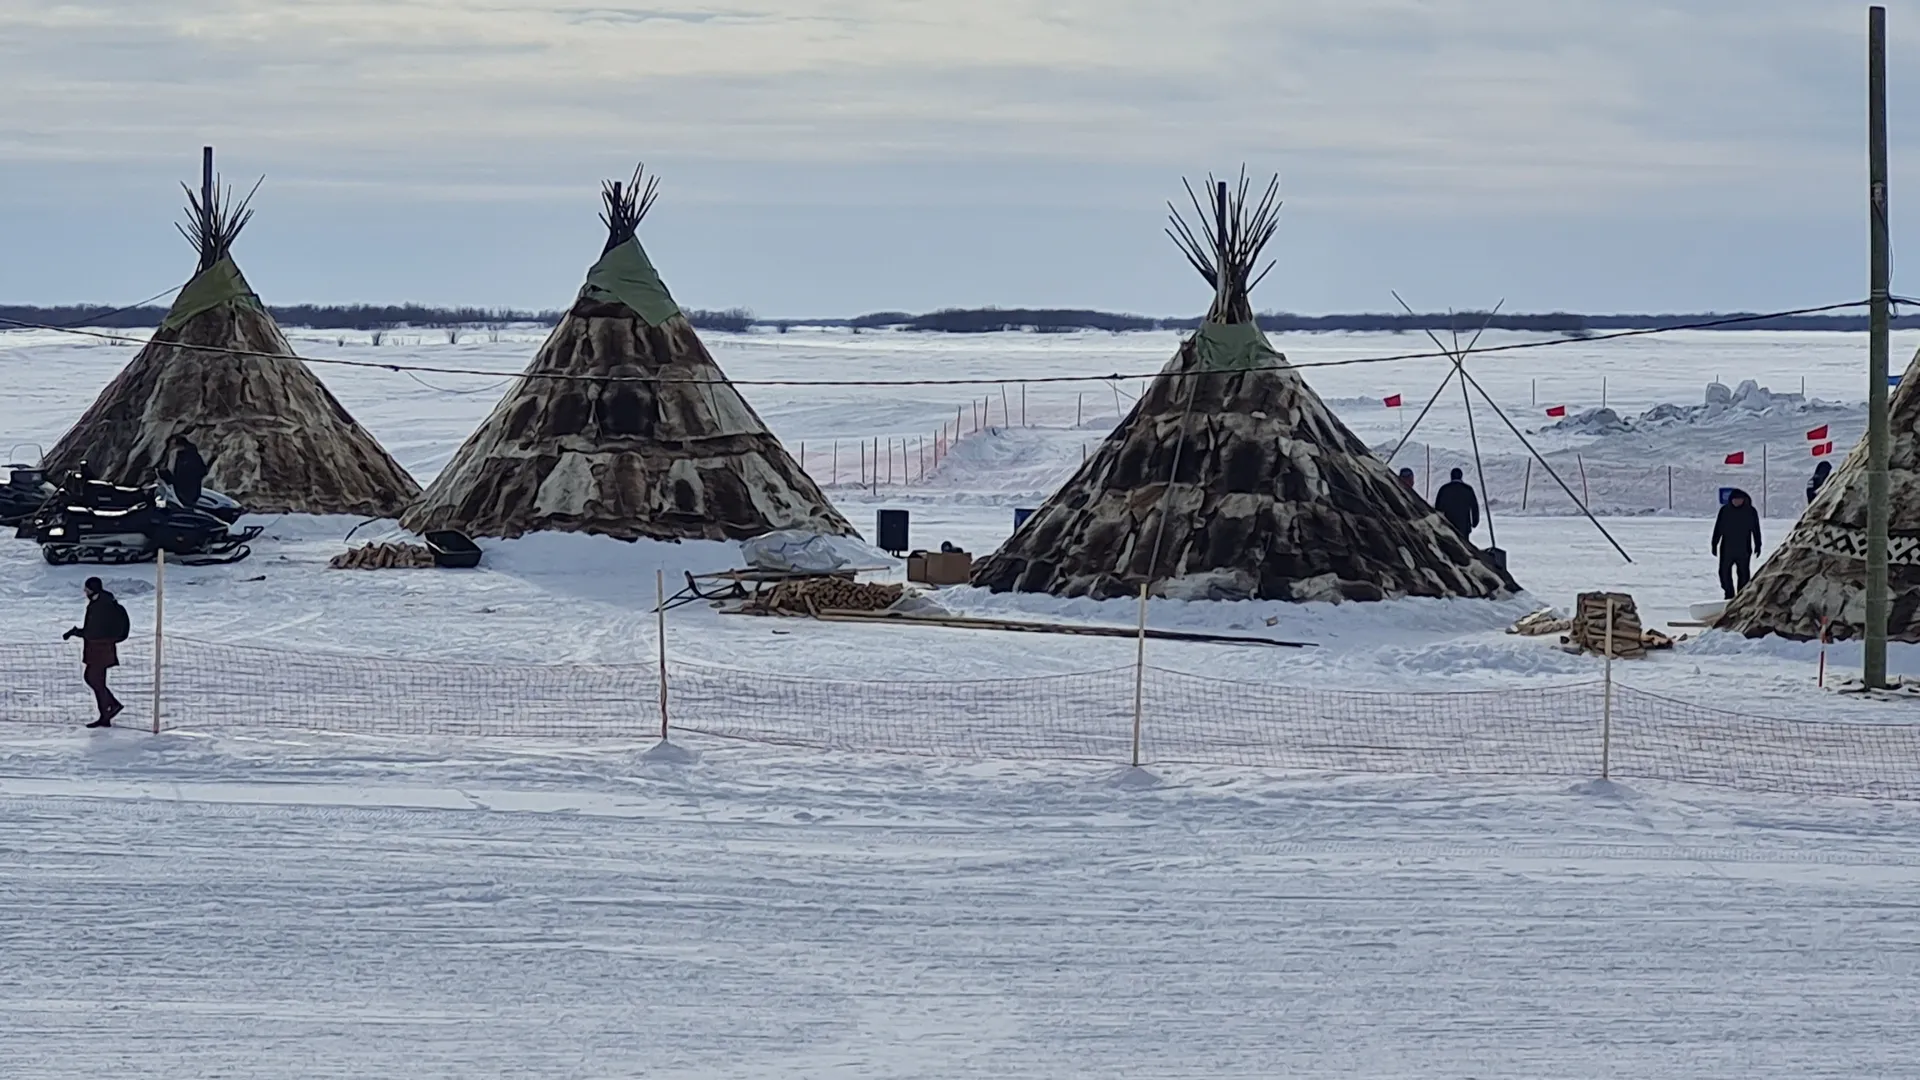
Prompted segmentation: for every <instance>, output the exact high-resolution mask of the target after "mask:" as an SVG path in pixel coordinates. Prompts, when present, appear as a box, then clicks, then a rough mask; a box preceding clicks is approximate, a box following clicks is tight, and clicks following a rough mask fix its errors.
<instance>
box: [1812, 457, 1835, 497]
mask: <svg viewBox="0 0 1920 1080" xmlns="http://www.w3.org/2000/svg"><path fill="white" fill-rule="evenodd" d="M1831 472H1833V462H1831V461H1823V462H1821V463H1820V464H1818V465H1815V466H1814V467H1813V479H1811V480H1809V481H1807V505H1808V506H1812V505H1813V497H1814V496H1815V495H1818V494H1820V485H1821V484H1824V483H1826V482H1827V474H1829V473H1831Z"/></svg>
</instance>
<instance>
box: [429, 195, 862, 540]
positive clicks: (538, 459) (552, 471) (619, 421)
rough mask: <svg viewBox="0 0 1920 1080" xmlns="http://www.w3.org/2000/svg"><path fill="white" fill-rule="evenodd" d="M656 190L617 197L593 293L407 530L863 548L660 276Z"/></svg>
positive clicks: (610, 207) (587, 291)
mask: <svg viewBox="0 0 1920 1080" xmlns="http://www.w3.org/2000/svg"><path fill="white" fill-rule="evenodd" d="M642 176H643V173H642V172H641V171H639V170H636V171H635V172H634V177H633V181H632V183H631V184H628V185H626V186H622V185H621V184H620V183H619V182H617V181H616V182H609V183H608V184H606V185H605V188H604V191H603V196H604V199H605V202H606V213H605V214H604V215H603V217H602V220H603V221H605V223H606V225H607V233H608V235H607V243H606V247H605V248H604V249H603V251H602V253H601V256H600V260H599V261H598V262H596V263H594V264H593V268H592V269H590V270H588V271H587V281H586V285H585V287H583V288H582V289H581V290H580V294H579V297H578V298H577V299H576V300H575V301H574V304H573V307H572V308H571V309H570V310H568V312H567V314H566V316H565V317H564V318H562V319H561V320H560V325H559V326H557V327H555V328H554V330H553V333H551V334H549V335H548V336H547V340H546V342H545V344H543V345H541V346H540V351H539V353H537V354H536V355H535V356H534V358H533V362H532V363H531V364H529V365H527V368H526V370H525V371H524V372H522V373H521V376H520V378H519V380H518V381H517V382H516V383H515V385H514V387H513V389H511V390H509V391H508V392H507V395H506V396H505V397H504V398H502V399H501V401H500V403H499V404H498V405H496V406H494V410H493V413H492V415H490V416H488V417H487V419H486V422H485V423H483V424H481V425H480V428H479V429H478V430H477V431H475V432H474V433H473V434H472V435H471V436H469V437H468V438H467V441H466V442H465V443H464V444H462V445H461V447H460V449H459V450H458V451H457V452H455V454H454V455H453V460H452V461H450V462H448V464H447V467H446V469H445V470H444V471H442V472H441V473H440V475H439V477H437V478H436V479H435V480H434V481H433V483H432V484H430V485H428V487H427V491H426V494H425V495H424V496H422V497H421V499H420V501H419V502H418V503H416V504H415V505H414V506H413V507H412V508H410V509H409V510H408V511H407V512H406V513H405V514H404V515H402V517H401V519H400V522H401V524H402V525H404V526H405V527H407V528H409V529H413V530H415V531H418V532H425V531H427V530H429V529H448V528H451V529H458V530H460V531H462V532H465V533H467V534H469V535H472V536H492V537H502V538H508V537H515V536H521V535H524V534H526V533H530V532H538V531H542V530H548V531H560V532H583V533H594V534H599V535H603V536H612V537H616V538H619V539H623V540H637V539H640V538H643V537H650V538H654V539H662V540H678V539H708V540H739V539H745V538H747V537H753V536H760V535H763V534H765V533H769V532H773V531H775V530H780V529H797V530H802V531H806V532H812V533H823V534H829V535H848V534H851V533H852V532H853V527H852V526H851V525H849V524H847V521H846V519H845V518H843V517H841V516H840V514H839V512H838V511H836V510H834V508H833V506H832V504H831V503H829V502H828V501H827V497H826V495H824V494H823V493H822V492H821V491H820V488H819V487H818V486H817V485H815V484H814V482H813V480H812V479H811V478H809V477H808V476H807V474H806V473H804V472H802V471H801V470H800V467H799V466H798V465H797V464H795V463H794V460H793V458H792V457H791V456H790V455H788V453H787V451H786V449H785V448H784V447H782V446H781V445H780V440H779V439H777V438H775V437H774V436H773V433H772V432H770V431H768V430H767V426H766V424H765V423H763V422H762V421H761V419H760V417H759V415H758V414H756V413H755V412H754V411H753V408H752V407H751V406H749V405H748V404H747V402H746V400H745V399H744V398H742V397H741V396H740V393H739V391H737V390H735V389H734V388H733V385H732V384H731V383H729V382H728V381H727V377H726V374H725V373H724V372H722V371H721V370H720V366H719V365H718V364H715V363H714V362H713V357H712V356H710V355H708V353H707V349H706V346H704V345H702V344H701V343H700V336H699V335H698V334H696V333H695V332H694V329H693V324H691V323H689V322H688V321H687V319H686V316H684V315H682V314H681V313H680V307H679V305H677V304H675V303H674V301H673V297H672V296H671V295H669V294H668V292H667V287H666V285H664V284H663V283H662V282H661V280H660V275H659V274H658V273H656V272H655V271H654V268H653V264H652V262H651V261H649V260H648V258H647V253H646V251H645V250H644V249H642V248H641V246H640V241H639V239H638V238H637V237H636V236H635V230H636V228H637V227H638V226H639V223H640V219H641V218H642V217H644V216H645V215H646V213H647V210H648V209H649V208H650V207H651V206H652V205H653V200H654V195H655V192H656V190H657V188H658V180H657V179H655V178H648V179H647V180H646V183H645V186H644V187H643V186H642V183H641V180H642Z"/></svg>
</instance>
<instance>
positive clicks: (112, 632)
mask: <svg viewBox="0 0 1920 1080" xmlns="http://www.w3.org/2000/svg"><path fill="white" fill-rule="evenodd" d="M86 592H87V618H86V621H85V623H83V624H82V625H80V626H76V627H74V628H73V629H71V630H69V631H67V632H66V633H65V634H62V635H61V639H62V640H66V639H68V638H76V637H77V638H79V639H80V662H81V663H82V664H84V665H85V666H86V672H87V673H86V682H87V688H88V689H90V690H92V691H93V701H94V704H95V705H97V706H99V708H100V718H99V719H98V720H95V721H94V722H93V723H91V724H88V725H87V726H88V727H90V728H103V727H112V726H113V718H114V717H116V716H119V715H120V712H121V710H123V709H125V708H126V706H124V705H122V704H120V699H119V698H116V697H114V696H113V691H112V690H109V689H107V670H108V669H109V668H116V667H119V666H120V649H119V645H120V643H121V642H123V641H125V640H127V632H128V630H129V626H128V622H127V609H126V608H123V607H121V606H120V601H118V600H116V599H114V596H113V594H112V593H110V592H108V591H107V587H106V586H105V585H104V584H102V583H101V581H100V579H99V578H97V577H90V578H88V579H87V584H86Z"/></svg>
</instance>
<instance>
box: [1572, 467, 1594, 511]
mask: <svg viewBox="0 0 1920 1080" xmlns="http://www.w3.org/2000/svg"><path fill="white" fill-rule="evenodd" d="M1573 460H1574V461H1575V462H1576V463H1577V464H1578V465H1579V466H1580V505H1581V506H1583V507H1586V508H1588V509H1591V508H1592V507H1593V494H1592V493H1591V492H1589V491H1588V490H1587V459H1586V458H1583V457H1581V456H1580V455H1579V454H1575V455H1573Z"/></svg>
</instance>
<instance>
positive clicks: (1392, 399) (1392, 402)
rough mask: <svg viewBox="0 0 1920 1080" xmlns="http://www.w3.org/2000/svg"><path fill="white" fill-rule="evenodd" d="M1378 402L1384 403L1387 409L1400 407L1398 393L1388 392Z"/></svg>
mask: <svg viewBox="0 0 1920 1080" xmlns="http://www.w3.org/2000/svg"><path fill="white" fill-rule="evenodd" d="M1380 404H1382V405H1385V406H1386V407H1387V408H1389V409H1397V408H1399V407H1400V395H1399V394H1388V395H1387V396H1386V397H1385V398H1384V399H1382V400H1381V402H1380Z"/></svg>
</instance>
